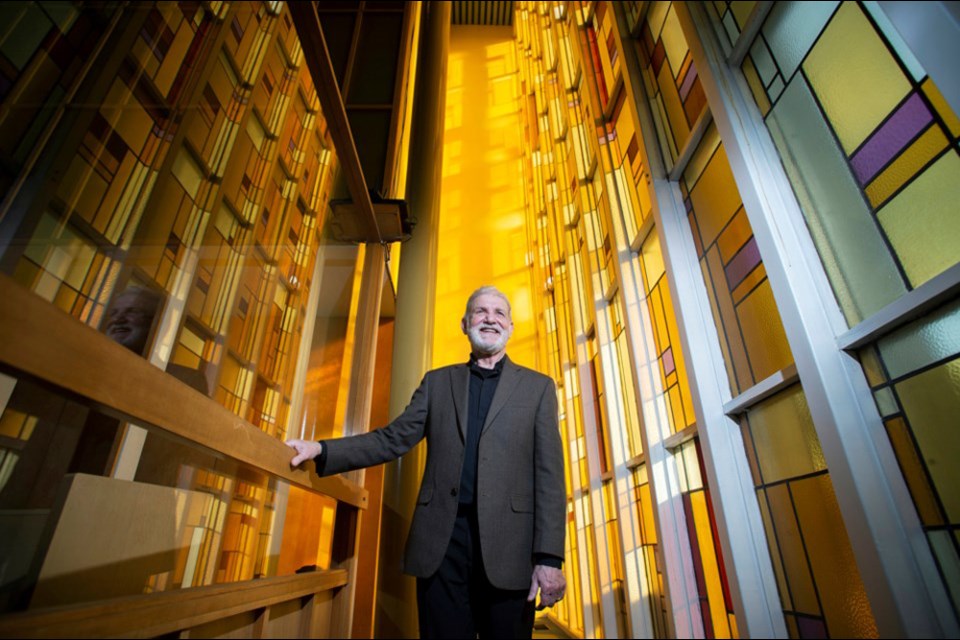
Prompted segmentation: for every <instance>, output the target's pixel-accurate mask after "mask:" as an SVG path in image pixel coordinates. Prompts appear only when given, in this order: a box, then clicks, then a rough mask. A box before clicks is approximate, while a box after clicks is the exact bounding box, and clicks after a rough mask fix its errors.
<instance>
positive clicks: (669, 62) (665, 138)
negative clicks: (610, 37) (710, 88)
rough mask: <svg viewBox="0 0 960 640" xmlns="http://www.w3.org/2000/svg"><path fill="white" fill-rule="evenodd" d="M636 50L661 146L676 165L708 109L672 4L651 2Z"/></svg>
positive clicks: (691, 56)
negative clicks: (698, 121)
mask: <svg viewBox="0 0 960 640" xmlns="http://www.w3.org/2000/svg"><path fill="white" fill-rule="evenodd" d="M636 48H637V52H638V54H639V58H640V65H641V68H642V72H643V80H644V87H645V88H646V92H647V96H648V97H649V100H650V109H651V111H652V113H653V118H654V121H655V123H656V126H657V136H658V138H659V141H660V147H661V149H662V150H663V153H664V155H665V156H666V157H667V158H668V160H669V164H671V165H672V164H673V163H674V162H676V160H677V157H678V156H679V155H680V153H681V152H682V151H683V149H684V146H685V145H686V144H687V141H688V140H689V138H690V133H691V131H692V129H693V128H694V126H695V125H696V122H697V120H698V119H699V118H700V117H701V116H702V114H703V113H704V111H705V109H706V106H707V99H706V95H705V94H704V92H703V86H702V85H701V83H700V78H699V77H698V75H697V67H696V65H694V63H693V55H692V54H691V53H690V47H689V46H688V44H687V41H686V38H685V37H684V35H683V31H682V30H681V28H680V20H679V19H678V18H677V10H676V8H675V7H674V6H673V3H672V2H664V1H662V0H659V1H657V2H653V3H651V6H650V8H649V10H648V11H647V15H646V20H644V23H643V26H642V29H641V32H640V41H639V42H638V43H637V45H636Z"/></svg>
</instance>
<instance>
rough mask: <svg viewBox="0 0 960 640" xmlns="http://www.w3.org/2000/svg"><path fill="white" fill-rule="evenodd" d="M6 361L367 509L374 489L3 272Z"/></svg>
mask: <svg viewBox="0 0 960 640" xmlns="http://www.w3.org/2000/svg"><path fill="white" fill-rule="evenodd" d="M0 300H3V304H0V336H2V339H0V363H2V364H4V365H6V366H8V367H11V368H12V369H14V370H15V371H20V372H23V373H26V374H29V375H31V376H34V377H36V378H38V379H40V380H42V381H45V382H48V383H51V384H53V385H56V386H57V387H60V388H62V389H66V390H67V391H70V392H72V393H76V394H78V395H80V396H83V397H85V398H89V399H90V400H92V401H94V402H96V403H98V404H100V405H103V406H105V407H108V408H109V409H112V410H114V411H115V412H117V413H119V414H121V415H123V416H126V417H128V418H129V419H130V420H133V421H134V422H137V423H140V424H143V425H148V426H153V427H158V428H160V429H163V430H164V431H167V432H169V433H172V434H175V435H177V436H180V437H182V438H186V439H187V440H190V441H191V442H195V443H197V444H200V445H202V446H205V447H207V448H209V449H212V450H214V451H217V452H219V453H222V454H224V455H226V456H229V457H231V458H233V459H235V460H237V461H239V462H241V463H243V464H246V465H250V466H252V467H255V468H257V469H260V470H262V471H265V472H267V473H269V474H271V475H273V476H276V477H279V478H283V479H284V480H287V481H289V482H291V483H293V484H296V485H298V486H301V487H304V488H306V489H310V490H312V491H316V492H318V493H322V494H325V495H328V496H330V497H332V498H334V499H336V500H339V501H341V502H345V503H348V504H351V505H353V506H355V507H359V508H361V509H365V508H366V506H367V500H368V494H367V491H366V490H365V489H364V488H363V487H362V486H359V485H357V484H355V483H353V482H349V481H347V480H345V479H343V478H341V477H339V476H334V477H330V478H320V477H318V476H317V474H316V473H314V472H313V469H312V466H313V465H311V464H307V465H305V466H306V467H310V468H309V469H306V468H297V469H291V468H290V459H291V457H292V455H291V449H290V448H289V447H287V446H286V445H285V444H283V443H282V442H280V441H279V440H277V439H276V438H274V437H272V436H270V435H268V434H266V433H264V432H263V431H261V430H260V429H258V428H257V427H255V426H254V425H252V424H250V423H249V422H247V421H246V420H244V419H242V418H240V417H238V416H236V415H235V414H233V413H231V412H230V411H229V410H228V409H226V408H225V407H223V406H221V405H220V404H218V403H216V402H215V401H213V400H211V399H210V398H208V397H206V396H205V395H203V394H202V393H200V392H198V391H196V390H195V389H192V388H190V387H189V386H187V385H186V384H184V383H183V382H181V381H179V380H177V379H176V378H174V377H173V376H171V375H168V374H167V373H165V372H163V371H161V370H160V369H158V368H157V367H155V366H153V365H151V364H150V363H149V362H147V361H146V360H144V359H143V358H141V357H139V356H137V355H136V354H134V353H132V352H131V351H129V350H128V349H126V348H124V347H123V346H121V345H119V344H117V343H116V342H114V341H112V340H110V339H109V338H107V337H106V336H105V335H103V334H101V333H99V332H97V331H96V330H94V329H93V328H91V327H88V326H86V325H84V324H83V323H81V322H78V321H77V320H76V319H75V318H73V317H71V316H70V315H68V314H66V313H64V312H63V311H61V310H60V309H58V308H56V307H54V306H53V305H52V304H50V303H49V302H46V301H45V300H43V299H42V298H40V297H39V296H37V295H35V294H34V293H32V292H30V291H28V290H27V289H24V288H23V287H21V286H20V285H18V284H17V283H16V282H14V281H13V280H12V279H10V278H9V277H7V276H0Z"/></svg>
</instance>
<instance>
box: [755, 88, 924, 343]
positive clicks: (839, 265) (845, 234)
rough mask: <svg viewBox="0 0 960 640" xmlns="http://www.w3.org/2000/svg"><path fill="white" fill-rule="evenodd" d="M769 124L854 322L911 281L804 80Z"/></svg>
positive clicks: (787, 94) (784, 98)
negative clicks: (903, 273) (905, 276)
mask: <svg viewBox="0 0 960 640" xmlns="http://www.w3.org/2000/svg"><path fill="white" fill-rule="evenodd" d="M767 123H768V126H769V128H770V134H771V136H772V137H773V140H774V143H775V144H776V145H777V149H778V150H779V152H780V157H781V158H782V159H783V164H784V168H785V169H786V171H787V175H788V176H789V178H790V182H791V184H792V185H793V189H794V192H795V193H796V195H797V199H798V200H799V201H800V206H801V208H802V209H803V213H804V217H805V218H806V221H807V226H808V227H809V228H810V233H811V235H812V236H813V240H814V243H816V245H817V249H818V251H819V253H820V259H821V260H823V264H824V267H825V268H826V271H827V275H828V277H829V278H830V283H831V284H832V285H833V290H834V294H835V295H836V296H837V299H838V301H839V303H840V307H841V309H843V312H844V315H845V316H846V318H847V322H849V323H850V324H851V325H854V324H856V323H858V322H860V321H861V320H863V319H864V318H865V317H867V316H869V315H871V314H873V313H875V312H876V311H878V310H879V309H881V308H883V307H884V306H886V305H887V304H889V303H890V302H892V301H894V300H896V299H897V298H898V297H899V296H900V295H902V294H903V293H905V292H906V286H905V285H904V283H903V280H902V278H901V277H900V274H899V272H898V271H897V267H896V264H895V263H894V261H893V259H892V258H891V256H890V252H889V250H888V249H887V245H886V243H885V242H884V239H883V237H882V235H881V233H880V231H879V229H878V228H877V225H876V223H875V222H874V220H873V216H872V215H871V213H870V210H869V209H868V207H867V204H866V202H865V201H864V199H863V195H862V194H861V192H860V189H859V187H858V186H857V184H856V182H855V180H854V178H853V175H852V173H851V172H850V169H849V168H848V166H847V163H846V161H845V159H844V158H843V156H842V154H841V152H840V149H839V148H838V147H837V144H836V142H835V140H834V138H833V134H832V133H831V132H830V129H829V128H828V127H827V125H826V123H825V122H824V120H823V116H822V114H821V112H820V109H819V107H818V106H817V103H816V101H815V100H814V98H813V95H812V94H811V92H810V89H809V88H808V86H807V84H806V82H805V81H804V80H803V78H801V77H799V76H798V77H797V78H795V79H794V80H793V81H792V82H791V83H790V84H789V85H788V86H787V88H786V90H785V91H784V93H783V95H782V96H781V97H780V100H779V101H778V102H777V105H776V106H775V107H774V108H773V110H772V111H771V113H770V116H769V117H768V119H767Z"/></svg>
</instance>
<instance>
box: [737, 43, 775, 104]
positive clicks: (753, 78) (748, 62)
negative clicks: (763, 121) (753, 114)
mask: <svg viewBox="0 0 960 640" xmlns="http://www.w3.org/2000/svg"><path fill="white" fill-rule="evenodd" d="M742 69H743V76H744V77H745V78H746V79H747V84H748V85H749V86H750V93H752V94H753V99H754V100H756V102H757V107H759V109H760V115H762V116H766V115H767V113H769V112H770V100H769V98H767V92H766V91H765V90H764V88H763V83H762V82H760V76H759V75H757V68H756V67H755V66H754V65H753V60H752V59H751V58H750V56H747V57H746V59H745V60H744V61H743V67H742Z"/></svg>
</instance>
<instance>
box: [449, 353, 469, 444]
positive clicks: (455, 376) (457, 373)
mask: <svg viewBox="0 0 960 640" xmlns="http://www.w3.org/2000/svg"><path fill="white" fill-rule="evenodd" d="M450 393H451V394H452V395H453V406H454V407H455V408H456V410H457V428H458V429H460V439H461V440H463V441H464V442H466V440H467V394H468V393H470V368H469V367H468V366H467V365H461V366H459V367H454V369H453V370H452V371H451V372H450Z"/></svg>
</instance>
